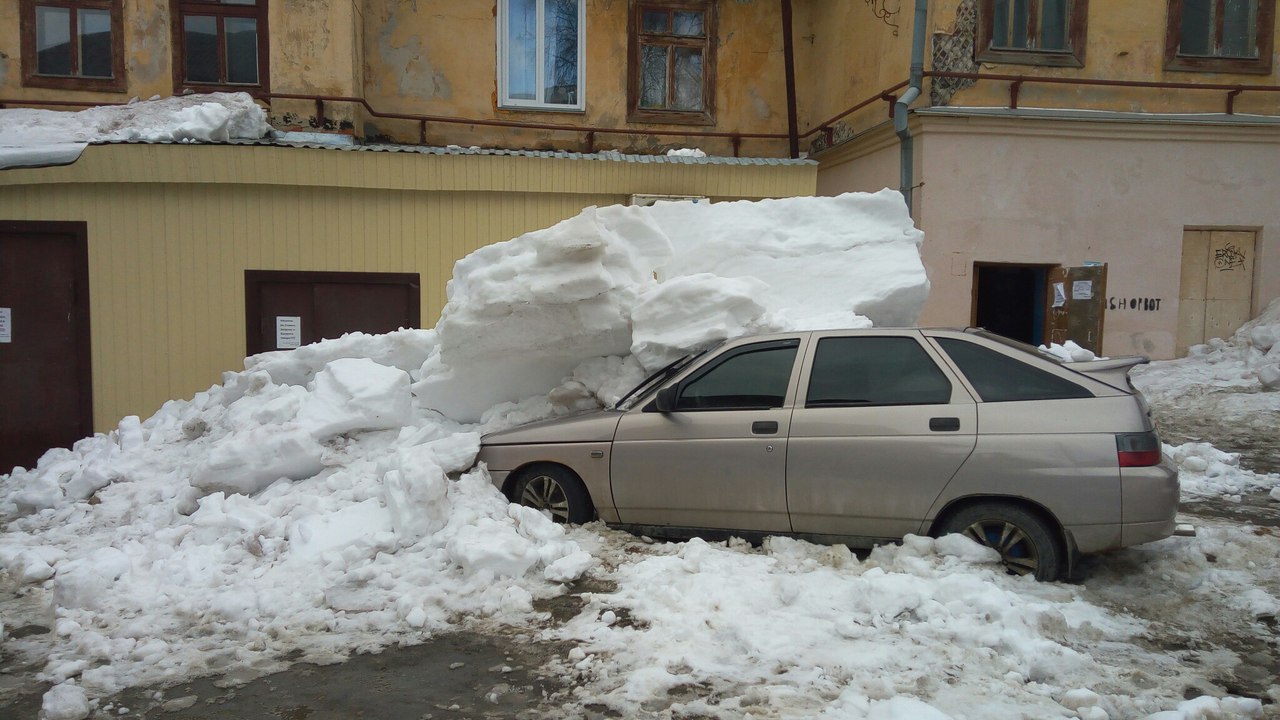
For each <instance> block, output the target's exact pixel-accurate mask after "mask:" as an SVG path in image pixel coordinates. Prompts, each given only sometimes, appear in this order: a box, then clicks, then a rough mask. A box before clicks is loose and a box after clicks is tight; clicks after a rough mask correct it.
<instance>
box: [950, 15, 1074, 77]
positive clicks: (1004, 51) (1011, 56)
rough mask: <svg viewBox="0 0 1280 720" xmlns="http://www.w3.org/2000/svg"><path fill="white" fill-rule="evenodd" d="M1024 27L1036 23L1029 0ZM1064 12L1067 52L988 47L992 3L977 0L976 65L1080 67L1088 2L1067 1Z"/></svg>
mask: <svg viewBox="0 0 1280 720" xmlns="http://www.w3.org/2000/svg"><path fill="white" fill-rule="evenodd" d="M1029 2H1030V4H1029V7H1030V8H1031V11H1030V12H1028V13H1027V15H1028V20H1027V21H1028V24H1029V25H1034V24H1036V19H1037V18H1036V12H1037V10H1038V4H1037V3H1036V0H1029ZM1070 2H1071V7H1070V9H1069V10H1068V11H1067V49H1065V50H1042V49H1030V50H1018V49H1013V48H996V47H992V43H993V42H994V41H995V37H994V35H995V30H994V19H995V0H978V30H977V38H976V42H975V44H974V48H975V51H976V52H975V55H976V57H975V59H976V60H977V61H978V62H988V63H1009V64H1013V65H1047V66H1050V67H1073V68H1082V67H1084V58H1085V44H1086V43H1087V41H1088V25H1089V0H1070Z"/></svg>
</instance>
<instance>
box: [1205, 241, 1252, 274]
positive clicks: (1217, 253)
mask: <svg viewBox="0 0 1280 720" xmlns="http://www.w3.org/2000/svg"><path fill="white" fill-rule="evenodd" d="M1246 259H1247V258H1245V255H1244V252H1242V251H1241V250H1240V248H1239V247H1238V246H1236V245H1234V244H1227V245H1223V246H1222V247H1220V248H1218V249H1217V250H1214V251H1213V266H1214V267H1216V268H1217V269H1218V270H1220V271H1226V270H1238V269H1241V268H1243V267H1244V261H1245V260H1246Z"/></svg>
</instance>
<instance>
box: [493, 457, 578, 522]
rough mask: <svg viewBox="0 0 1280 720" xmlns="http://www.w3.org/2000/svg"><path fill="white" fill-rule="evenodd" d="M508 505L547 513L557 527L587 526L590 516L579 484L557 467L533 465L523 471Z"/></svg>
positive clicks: (568, 473) (575, 478)
mask: <svg viewBox="0 0 1280 720" xmlns="http://www.w3.org/2000/svg"><path fill="white" fill-rule="evenodd" d="M511 501H512V502H515V503H519V504H521V505H524V506H525V507H531V508H534V509H535V510H541V511H543V512H546V513H550V515H551V519H552V520H554V521H556V522H558V523H573V524H579V523H584V522H590V520H591V518H592V515H593V511H592V507H591V498H590V496H588V495H587V489H586V488H585V487H584V486H583V485H582V480H580V479H578V476H577V475H576V474H575V473H574V472H573V471H572V470H569V469H568V468H565V467H562V466H559V465H535V466H533V467H530V468H529V469H527V470H525V471H524V473H522V474H521V476H520V479H519V480H517V481H516V483H515V485H514V487H513V488H512V493H511Z"/></svg>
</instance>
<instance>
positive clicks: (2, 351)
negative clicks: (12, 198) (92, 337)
mask: <svg viewBox="0 0 1280 720" xmlns="http://www.w3.org/2000/svg"><path fill="white" fill-rule="evenodd" d="M86 238H87V233H86V226H85V223H64V222H28V223H16V222H8V223H0V474H2V473H8V472H10V471H12V470H13V468H14V467H17V466H21V467H26V468H30V467H33V466H34V465H35V463H36V460H38V459H39V458H40V456H41V455H43V454H44V452H45V451H46V450H48V449H50V448H54V447H70V446H71V444H72V443H74V442H75V441H76V440H79V439H80V438H83V437H86V436H88V435H90V434H92V432H93V391H92V386H91V371H90V362H91V360H90V355H89V259H88V245H87V242H86Z"/></svg>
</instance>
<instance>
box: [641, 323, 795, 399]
mask: <svg viewBox="0 0 1280 720" xmlns="http://www.w3.org/2000/svg"><path fill="white" fill-rule="evenodd" d="M805 340H806V339H805V338H803V337H794V338H773V339H769V340H762V341H758V342H750V343H745V344H741V345H734V346H731V347H727V348H725V349H723V350H722V351H721V352H719V353H716V354H715V355H711V356H710V357H707V358H705V359H704V360H703V361H702V362H700V363H690V364H689V366H688V367H685V368H684V371H683V372H682V373H680V374H679V375H678V376H677V377H676V378H675V379H674V380H673V381H671V382H668V383H665V384H662V385H661V387H660V389H666V388H675V394H676V397H677V399H678V398H679V397H680V395H681V393H682V392H683V391H684V388H685V387H686V386H688V385H689V384H691V383H694V382H696V381H697V380H698V379H699V378H701V377H703V376H704V375H706V374H707V373H709V372H711V371H712V370H714V369H715V368H717V367H719V366H720V365H721V364H722V363H724V362H726V361H728V360H730V359H732V358H734V357H737V356H739V355H745V354H749V353H753V352H761V351H764V350H773V349H778V348H783V347H795V348H796V354H795V358H794V359H793V360H792V361H791V375H790V377H788V379H787V389H786V394H785V395H784V396H783V398H782V404H781V405H780V406H778V407H776V408H774V407H770V408H756V407H723V408H677V409H675V410H672V412H678V413H686V412H688V413H704V412H735V411H737V412H742V411H747V412H757V411H760V410H778V409H783V408H789V407H794V405H795V402H796V394H797V389H796V388H797V382H798V378H799V375H800V374H801V372H800V371H801V370H803V369H804V368H805V367H806V366H805V365H804V362H803V361H804V360H805V358H806V357H807V356H806V350H807V348H806V343H805ZM640 410H641V412H659V411H658V409H657V406H656V402H655V400H654V399H653V398H651V399H650V400H649V402H648V403H646V404H644V406H643V407H642V408H640Z"/></svg>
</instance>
